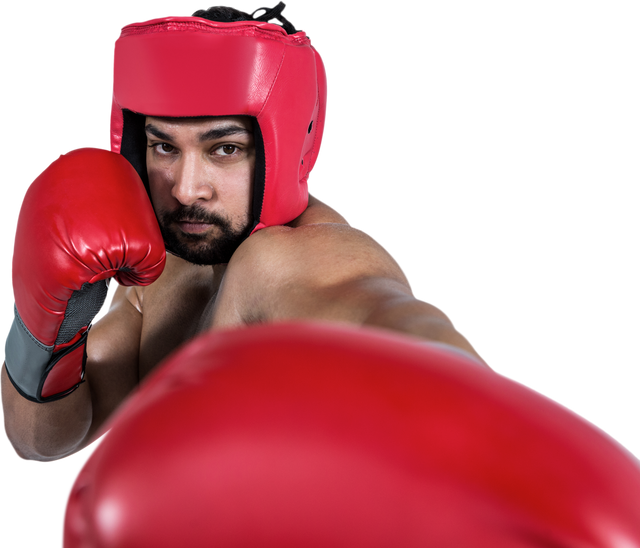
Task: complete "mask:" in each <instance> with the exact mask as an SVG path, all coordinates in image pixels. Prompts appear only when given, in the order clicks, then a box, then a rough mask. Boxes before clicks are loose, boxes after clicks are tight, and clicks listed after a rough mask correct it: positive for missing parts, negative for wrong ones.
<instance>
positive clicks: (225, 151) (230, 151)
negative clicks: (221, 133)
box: [216, 145, 238, 156]
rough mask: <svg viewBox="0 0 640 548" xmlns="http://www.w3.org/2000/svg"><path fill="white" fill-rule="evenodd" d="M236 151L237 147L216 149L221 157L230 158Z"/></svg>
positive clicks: (224, 146)
mask: <svg viewBox="0 0 640 548" xmlns="http://www.w3.org/2000/svg"><path fill="white" fill-rule="evenodd" d="M237 150H238V147H237V146H235V145H222V146H221V147H218V148H217V149H216V151H217V152H218V154H221V155H222V156H231V155H232V154H233V153H235V152H236V151H237Z"/></svg>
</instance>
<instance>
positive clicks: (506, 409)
mask: <svg viewBox="0 0 640 548" xmlns="http://www.w3.org/2000/svg"><path fill="white" fill-rule="evenodd" d="M111 426H112V429H111V431H110V432H109V433H108V434H107V436H106V438H105V439H104V440H103V441H102V444H101V445H100V446H99V447H98V448H97V449H96V450H95V452H94V453H93V455H92V456H91V458H90V459H89V460H88V462H87V464H86V465H85V468H84V469H83V470H82V472H81V473H80V475H79V477H78V479H77V481H76V483H75V486H74V488H73V490H72V494H71V497H70V499H69V504H68V508H67V516H66V525H65V543H64V546H65V548H79V547H83V548H89V547H93V548H116V547H117V548H125V547H127V548H129V547H136V548H145V547H149V548H151V547H153V548H165V547H167V548H168V547H171V548H174V547H176V546H189V547H190V548H199V547H202V548H204V547H207V548H208V547H211V546H215V547H217V548H225V547H234V548H242V547H247V548H255V547H257V546H259V547H261V548H270V547H274V548H276V547H277V548H287V547H291V548H294V547H295V548H299V547H300V546H305V547H307V548H315V547H318V548H320V547H322V548H327V547H332V548H341V547H345V548H346V547H349V548H353V547H355V546H357V547H359V548H363V547H383V546H385V547H386V546H393V547H403V548H406V547H415V548H462V547H464V548H525V547H527V548H531V547H539V548H543V547H544V548H549V547H551V546H553V547H554V548H634V547H635V548H637V547H640V468H639V467H638V463H637V461H636V460H635V459H634V458H633V457H632V456H630V455H629V454H628V453H626V452H625V451H624V450H623V449H622V448H621V447H619V446H618V445H617V444H616V443H615V442H613V441H612V440H611V439H609V438H608V437H607V436H606V435H604V434H603V433H602V432H600V431H599V430H597V429H596V428H594V427H593V426H591V425H590V424H588V423H587V422H585V421H584V420H582V419H580V418H579V417H577V416H576V415H574V414H572V413H570V412H569V411H567V410H566V409H564V408H562V407H560V406H559V405H557V404H555V403H553V402H552V401H550V400H548V399H546V398H544V397H542V396H540V395H539V394H537V393H535V392H533V391H531V390H529V389H527V388H525V387H523V386H521V385H519V384H517V383H515V382H513V381H510V380H508V379H506V378H504V377H501V376H499V375H497V374H496V373H493V372H491V371H490V370H488V369H486V368H484V367H483V366H481V365H479V364H477V363H475V362H474V361H473V360H472V359H468V358H466V357H465V356H463V355H460V354H458V353H456V352H451V351H449V350H447V349H444V348H442V347H438V346H435V345H433V346H431V345H428V344H421V343H418V342H413V341H411V340H409V339H405V338H403V337H400V336H395V335H391V334H387V333H383V332H380V331H369V330H357V329H354V328H338V327H328V326H314V325H311V324H306V325H304V324H303V325H272V326H262V327H256V328H249V329H243V330H237V331H231V332H224V333H218V334H209V335H206V336H203V337H201V338H199V339H197V340H196V341H195V342H193V343H192V344H190V345H188V346H187V347H185V348H184V349H183V350H182V351H180V352H178V353H177V354H175V355H174V356H173V357H172V358H170V359H169V361H168V363H166V364H165V365H164V366H163V368H162V369H161V370H160V371H159V372H158V373H157V374H156V375H155V376H154V377H152V378H151V379H150V380H149V382H148V384H146V385H144V386H143V387H142V389H141V390H140V392H139V393H137V394H136V395H135V396H134V397H133V398H132V399H131V400H129V402H128V403H127V404H125V406H124V407H123V408H122V410H121V411H120V412H119V414H118V415H117V416H116V418H115V420H113V422H112V423H111Z"/></svg>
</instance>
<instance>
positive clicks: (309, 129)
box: [111, 17, 326, 231]
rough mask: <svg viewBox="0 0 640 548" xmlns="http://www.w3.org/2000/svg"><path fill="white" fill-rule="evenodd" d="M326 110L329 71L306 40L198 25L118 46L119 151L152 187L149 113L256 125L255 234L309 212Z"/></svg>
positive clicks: (181, 25)
mask: <svg viewBox="0 0 640 548" xmlns="http://www.w3.org/2000/svg"><path fill="white" fill-rule="evenodd" d="M325 103H326V78H325V73H324V66H323V64H322V60H321V59H320V56H319V55H318V53H317V52H316V51H315V49H314V48H313V47H312V46H311V43H310V41H309V38H308V37H307V36H306V35H305V33H304V32H301V31H298V32H295V33H294V34H287V32H286V31H285V30H284V29H283V28H282V27H281V26H279V25H276V24H271V23H267V22H262V21H239V22H233V23H220V22H213V21H209V20H206V19H202V18H200V17H167V18H164V19H154V20H151V21H147V22H145V23H134V24H132V25H128V26H126V27H124V28H123V29H122V34H121V35H120V38H119V39H118V40H117V42H116V48H115V63H114V90H113V107H112V114H111V150H112V151H114V152H119V153H121V154H122V155H123V156H125V157H126V158H127V159H128V160H129V161H130V162H131V164H132V165H133V166H134V167H135V168H136V170H137V171H138V173H139V174H140V176H141V178H142V180H143V181H144V182H145V184H146V185H148V177H147V171H146V160H145V155H146V137H145V135H144V116H145V115H148V116H157V117H192V116H239V115H242V116H250V117H252V118H253V121H254V124H253V125H254V140H255V148H256V169H255V181H254V190H253V205H252V213H253V220H254V227H253V231H256V230H259V229H261V228H264V227H266V226H273V225H281V224H285V223H288V222H290V221H292V220H293V219H295V218H296V217H297V216H298V215H300V214H301V213H302V212H303V211H304V209H305V208H306V207H307V203H308V191H307V177H308V175H309V172H310V171H311V169H312V168H313V165H314V163H315V160H316V158H317V155H318V150H319V148H320V141H321V138H322V130H323V127H324V115H325Z"/></svg>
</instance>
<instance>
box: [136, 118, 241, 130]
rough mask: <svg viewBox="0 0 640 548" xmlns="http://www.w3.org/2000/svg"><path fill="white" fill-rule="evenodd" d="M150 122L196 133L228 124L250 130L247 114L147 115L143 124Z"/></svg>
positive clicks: (170, 128) (168, 128)
mask: <svg viewBox="0 0 640 548" xmlns="http://www.w3.org/2000/svg"><path fill="white" fill-rule="evenodd" d="M147 124H152V125H153V126H155V127H157V128H161V129H163V130H165V131H181V132H184V131H193V132H197V133H202V132H206V131H209V130H212V129H220V128H223V127H229V126H239V127H242V128H244V129H246V130H247V131H248V132H249V133H251V132H252V130H253V129H252V128H253V126H252V123H251V118H250V117H249V116H201V117H197V118H169V117H156V116H147V117H146V119H145V125H147Z"/></svg>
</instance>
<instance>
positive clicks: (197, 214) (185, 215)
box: [161, 206, 230, 227]
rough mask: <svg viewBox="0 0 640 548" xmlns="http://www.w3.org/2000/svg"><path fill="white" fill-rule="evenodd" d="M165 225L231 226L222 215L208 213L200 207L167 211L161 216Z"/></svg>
mask: <svg viewBox="0 0 640 548" xmlns="http://www.w3.org/2000/svg"><path fill="white" fill-rule="evenodd" d="M161 219H162V222H163V223H164V224H169V223H185V222H186V223H206V224H210V225H218V226H222V227H228V226H230V223H229V221H228V220H227V219H225V218H224V217H223V216H222V215H220V214H218V213H213V212H211V211H206V210H204V209H202V208H201V207H198V206H181V207H179V208H178V209H175V210H174V211H166V212H164V213H163V214H162V215H161Z"/></svg>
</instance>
